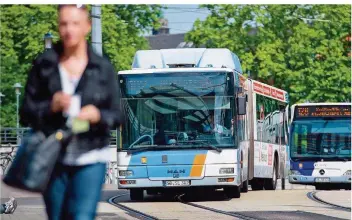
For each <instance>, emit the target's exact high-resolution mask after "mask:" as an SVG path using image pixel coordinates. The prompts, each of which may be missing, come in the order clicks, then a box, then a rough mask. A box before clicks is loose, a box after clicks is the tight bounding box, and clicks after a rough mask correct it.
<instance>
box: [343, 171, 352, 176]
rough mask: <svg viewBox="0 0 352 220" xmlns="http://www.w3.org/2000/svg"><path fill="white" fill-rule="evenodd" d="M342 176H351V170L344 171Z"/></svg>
mask: <svg viewBox="0 0 352 220" xmlns="http://www.w3.org/2000/svg"><path fill="white" fill-rule="evenodd" d="M343 175H344V176H351V170H347V171H346V173H344V174H343Z"/></svg>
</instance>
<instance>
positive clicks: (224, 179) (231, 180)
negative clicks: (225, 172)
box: [218, 178, 235, 183]
mask: <svg viewBox="0 0 352 220" xmlns="http://www.w3.org/2000/svg"><path fill="white" fill-rule="evenodd" d="M234 181H235V178H219V179H218V182H219V183H231V182H234Z"/></svg>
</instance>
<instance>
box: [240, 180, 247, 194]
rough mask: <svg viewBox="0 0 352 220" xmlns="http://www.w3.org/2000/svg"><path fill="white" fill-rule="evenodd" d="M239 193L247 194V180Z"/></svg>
mask: <svg viewBox="0 0 352 220" xmlns="http://www.w3.org/2000/svg"><path fill="white" fill-rule="evenodd" d="M241 192H244V193H246V192H248V178H247V180H245V181H244V182H243V183H242V188H241Z"/></svg>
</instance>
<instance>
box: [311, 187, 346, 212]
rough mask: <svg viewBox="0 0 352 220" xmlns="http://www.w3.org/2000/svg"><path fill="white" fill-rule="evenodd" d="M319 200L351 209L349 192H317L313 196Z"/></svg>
mask: <svg viewBox="0 0 352 220" xmlns="http://www.w3.org/2000/svg"><path fill="white" fill-rule="evenodd" d="M315 196H316V197H318V198H319V199H320V200H323V201H324V202H328V203H331V204H334V205H339V206H343V207H346V208H351V191H350V190H345V191H318V192H317V193H316V194H315Z"/></svg>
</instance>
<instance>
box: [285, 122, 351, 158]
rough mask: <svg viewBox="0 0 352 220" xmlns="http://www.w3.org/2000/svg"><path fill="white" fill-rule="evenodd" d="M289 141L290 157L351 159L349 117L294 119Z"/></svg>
mask: <svg viewBox="0 0 352 220" xmlns="http://www.w3.org/2000/svg"><path fill="white" fill-rule="evenodd" d="M290 143H291V144H290V148H291V150H290V151H291V158H292V159H304V158H306V159H307V158H317V159H327V160H329V159H330V160H334V159H337V160H338V159H343V160H351V119H350V118H336V117H335V118H320V119H317V118H314V119H302V120H295V121H293V123H292V127H291V140H290Z"/></svg>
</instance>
